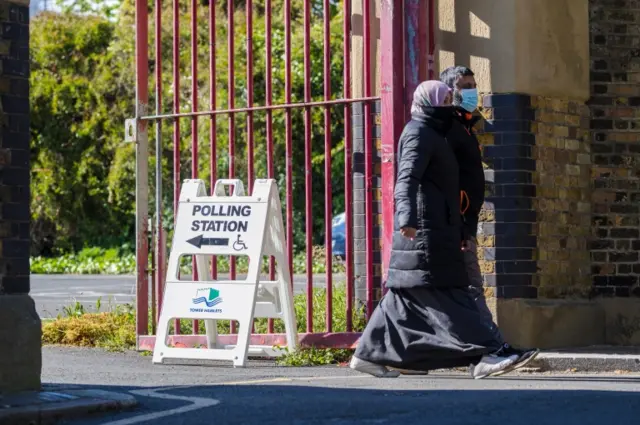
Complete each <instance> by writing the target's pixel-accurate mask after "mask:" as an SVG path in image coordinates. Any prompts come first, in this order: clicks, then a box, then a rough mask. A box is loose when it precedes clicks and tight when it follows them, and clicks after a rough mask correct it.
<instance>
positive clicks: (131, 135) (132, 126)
mask: <svg viewBox="0 0 640 425" xmlns="http://www.w3.org/2000/svg"><path fill="white" fill-rule="evenodd" d="M124 141H125V143H136V142H137V141H138V120H137V119H136V118H130V119H128V120H125V121H124Z"/></svg>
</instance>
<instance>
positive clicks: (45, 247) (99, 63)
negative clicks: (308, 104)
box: [31, 0, 344, 253]
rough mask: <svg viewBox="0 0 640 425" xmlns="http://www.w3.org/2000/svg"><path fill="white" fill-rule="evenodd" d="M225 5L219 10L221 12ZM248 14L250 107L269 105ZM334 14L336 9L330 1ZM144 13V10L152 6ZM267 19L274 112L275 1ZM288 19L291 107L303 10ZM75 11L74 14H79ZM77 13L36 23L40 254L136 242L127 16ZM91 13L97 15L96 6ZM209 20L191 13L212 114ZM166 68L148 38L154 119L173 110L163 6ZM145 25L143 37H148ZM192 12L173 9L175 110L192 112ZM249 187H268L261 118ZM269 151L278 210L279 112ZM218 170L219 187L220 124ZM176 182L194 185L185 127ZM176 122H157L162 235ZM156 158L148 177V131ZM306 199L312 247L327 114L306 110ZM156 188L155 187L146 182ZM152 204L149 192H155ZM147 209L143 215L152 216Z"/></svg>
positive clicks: (337, 89) (127, 5)
mask: <svg viewBox="0 0 640 425" xmlns="http://www.w3.org/2000/svg"><path fill="white" fill-rule="evenodd" d="M212 3H213V4H215V5H216V6H215V7H216V15H217V21H216V27H215V33H216V38H217V42H216V45H215V58H216V64H215V75H214V77H215V78H214V80H215V87H216V99H215V100H216V107H217V108H218V109H226V108H227V107H228V106H229V105H228V102H227V99H228V91H227V90H228V83H227V82H228V72H227V66H228V50H227V48H228V46H227V42H226V40H227V16H226V13H227V10H226V2H212ZM221 3H224V4H221ZM243 3H244V2H237V6H238V7H237V9H236V10H235V13H234V25H235V29H234V34H235V46H234V47H235V48H234V52H233V53H234V59H235V73H234V77H235V85H234V87H233V89H234V92H235V97H236V105H235V106H236V107H244V106H246V104H247V103H246V102H247V76H246V66H247V62H246V39H247V34H246V25H245V23H246V13H245V10H244V7H243V6H242V5H243ZM254 3H256V5H255V6H254V14H253V17H254V18H253V27H254V31H253V37H252V40H253V53H254V63H253V83H254V104H255V105H263V104H265V98H266V91H265V81H266V69H265V66H266V64H265V62H266V61H265V53H264V52H265V43H266V40H265V16H264V9H263V7H262V4H263V3H262V2H257V1H256V2H254ZM332 3H333V2H332ZM150 4H151V3H150ZM272 4H273V9H272V16H273V20H272V55H273V63H272V74H273V75H272V82H273V103H274V104H283V103H285V92H284V81H285V80H284V69H285V63H284V56H285V54H284V52H285V32H284V31H285V27H284V21H283V19H282V17H283V16H284V10H283V0H273V1H272ZM292 5H293V12H292V19H293V21H292V58H293V60H292V97H293V101H294V102H302V101H303V100H304V62H303V57H304V56H303V53H304V38H303V34H304V32H303V25H302V22H303V16H302V5H303V2H302V0H293V1H292ZM321 5H322V3H321V1H318V0H314V2H313V9H312V10H313V16H312V22H311V43H310V45H309V50H310V58H311V61H310V65H311V69H310V71H311V94H312V100H321V99H322V96H323V90H324V75H323V55H322V52H323V48H324V44H323V27H322V18H323V17H322V7H321ZM80 6H82V5H80ZM80 6H78V5H74V4H73V3H70V4H68V7H67V9H66V10H67V11H65V12H63V13H62V14H52V13H49V14H43V15H40V16H38V17H37V18H35V19H34V20H33V21H32V44H31V48H32V52H33V54H32V56H33V57H32V76H31V84H32V98H31V104H32V136H33V140H34V142H33V152H32V156H33V171H32V190H33V221H34V233H33V234H34V239H36V240H35V242H36V243H35V244H34V247H35V249H36V250H37V252H38V253H42V252H45V253H46V252H48V251H50V250H55V249H59V250H70V249H79V248H81V247H82V246H83V245H101V246H119V245H121V244H123V243H131V242H132V241H133V223H134V220H133V214H134V193H135V167H134V154H133V146H131V145H125V144H123V128H124V120H125V119H126V118H128V117H131V116H133V114H134V98H135V93H134V91H135V87H134V75H135V69H134V63H135V59H134V58H135V55H134V5H133V0H124V1H123V3H121V4H120V5H119V7H118V14H117V15H116V18H115V19H111V20H109V19H107V18H100V17H96V16H92V15H90V14H89V15H88V14H86V13H78V12H90V11H87V10H82V8H81V7H80ZM96 7H98V6H96ZM331 7H332V10H331V38H330V43H331V44H330V45H331V53H332V54H331V78H330V81H331V92H332V94H333V98H340V97H342V70H343V63H344V62H343V54H342V40H343V34H342V19H343V17H342V15H341V7H340V4H339V3H333V4H332V6H331ZM208 14H209V9H208V7H207V6H202V5H201V4H200V5H199V7H198V34H197V44H198V101H199V106H200V110H203V109H209V105H210V98H209V88H210V77H211V75H210V72H209V38H208V37H209V27H208ZM162 15H163V19H162V21H163V27H162V50H163V54H162V58H161V60H156V58H154V57H153V51H154V50H153V45H154V40H153V39H150V44H149V46H150V56H151V59H150V66H151V70H153V69H155V67H156V66H161V67H162V82H163V87H162V94H163V96H162V99H163V105H162V108H161V110H160V112H162V113H169V112H171V111H172V110H173V103H172V102H173V100H172V98H173V87H172V82H173V80H172V71H173V67H172V62H171V58H172V55H173V51H172V49H173V47H172V36H173V33H172V17H173V16H172V5H171V2H168V1H165V2H163V14H162ZM152 18H153V14H152V13H151V14H150V34H153V33H154V31H153V19H152ZM190 18H191V10H190V9H189V2H181V10H180V55H179V56H180V63H179V67H180V74H181V78H180V100H181V104H180V110H181V111H182V112H188V111H190V110H191V107H192V106H191V100H190V99H191V78H192V71H191V66H190V62H191V49H190V36H191V34H190ZM154 92H155V84H153V81H152V79H151V80H150V93H151V94H152V96H151V99H150V103H149V105H150V106H153V105H155V99H154V96H153V93H154ZM253 117H254V132H253V136H254V143H255V176H256V177H266V176H267V164H266V145H267V137H266V114H265V113H263V112H261V113H255V114H254V115H253ZM272 119H273V132H274V136H273V140H274V159H275V164H274V165H275V167H274V168H275V178H276V179H277V181H278V183H279V186H280V189H281V192H282V199H283V201H284V199H285V198H284V188H285V166H286V161H285V114H284V112H283V111H275V112H273V114H272ZM214 120H215V123H216V130H217V131H216V147H217V149H216V150H217V158H216V165H217V168H218V176H219V177H225V176H226V175H227V171H228V164H229V155H228V146H229V137H228V123H229V119H228V117H227V116H226V115H217V116H216V117H215V118H214ZM234 120H235V124H236V132H235V134H234V136H235V143H236V154H235V162H236V169H235V173H236V175H237V176H238V177H239V178H242V179H243V180H244V181H245V183H246V181H247V156H246V149H247V134H246V114H240V113H239V114H236V115H235V117H234ZM343 121H344V119H343V112H342V107H337V108H333V109H332V110H331V139H332V159H333V161H332V168H333V172H332V184H333V189H332V192H333V195H334V200H333V210H334V212H340V211H342V210H343V208H344V196H343V190H344V185H343V182H344V173H343V169H344V162H343V155H344V153H343V149H342V147H343V135H344V130H343ZM210 125H211V119H210V118H209V117H201V118H199V119H198V138H197V144H198V148H199V149H198V151H199V155H198V170H197V172H198V173H197V174H198V176H199V177H200V178H204V179H207V180H208V178H209V170H210V163H211V160H212V158H211V157H210V150H209V143H210V138H209V130H210ZM292 125H293V146H294V149H293V158H292V163H293V169H294V173H293V185H294V201H293V205H294V239H295V240H294V243H295V245H296V247H297V248H298V249H300V248H302V247H303V246H304V234H305V229H304V220H305V212H304V196H302V194H303V193H304V188H305V180H304V176H305V173H304V121H303V113H302V110H299V109H296V110H294V112H293V113H292ZM180 130H181V131H180V148H181V153H182V154H181V157H180V160H181V163H180V168H181V179H184V178H190V177H191V174H192V170H191V145H192V137H191V119H189V118H186V119H180ZM172 134H173V122H172V121H168V120H165V121H163V122H162V123H161V137H162V144H161V145H162V151H161V152H160V157H161V159H162V163H163V170H164V172H163V186H164V192H163V199H162V204H163V206H164V211H163V214H164V217H165V223H167V227H171V225H170V223H172V222H173V212H172V204H173V193H172V191H173V178H172V174H171V170H173V154H172V150H173V137H172ZM149 137H150V146H152V150H151V152H150V156H151V169H152V170H153V167H154V162H155V152H154V149H153V147H154V146H155V128H154V126H150V127H149ZM312 156H313V161H312V181H313V185H312V191H313V192H312V193H313V219H314V220H313V221H314V229H313V235H314V242H315V243H321V242H322V238H323V235H324V225H323V223H324V188H325V185H324V162H325V156H324V110H323V109H322V108H312ZM151 178H152V180H153V178H154V177H153V176H151ZM152 194H153V191H152ZM154 202H155V201H154V200H153V199H151V204H150V207H151V209H150V210H151V211H153V209H152V207H153V205H154ZM329 219H330V218H329Z"/></svg>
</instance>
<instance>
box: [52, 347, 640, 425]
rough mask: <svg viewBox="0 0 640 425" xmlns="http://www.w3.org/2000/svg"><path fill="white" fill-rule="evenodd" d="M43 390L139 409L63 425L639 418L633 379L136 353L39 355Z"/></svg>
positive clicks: (457, 424) (586, 422)
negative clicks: (95, 395) (291, 364)
mask: <svg viewBox="0 0 640 425" xmlns="http://www.w3.org/2000/svg"><path fill="white" fill-rule="evenodd" d="M71 365H73V366H72V367H71ZM43 380H44V382H45V383H48V384H49V385H47V386H46V388H49V389H52V390H53V389H55V390H61V389H64V388H70V387H73V388H101V389H105V390H110V391H118V392H131V393H133V394H135V395H136V397H137V398H138V400H139V401H140V406H139V407H138V408H137V409H135V410H133V411H130V412H124V413H115V414H114V413H112V414H109V415H108V416H95V417H91V418H84V419H80V420H76V421H70V422H65V425H80V424H82V425H137V424H142V425H147V424H148V425H150V424H154V425H196V424H197V425H200V424H217V425H227V424H237V425H258V424H259V425H265V424H273V425H276V424H277V425H288V424H292V425H293V424H296V425H297V424H301V425H302V424H312V425H313V424H332V425H333V424H337V425H342V424H344V425H347V424H355V425H365V424H402V425H405V424H428V423H436V424H438V425H473V424H478V425H480V424H482V425H485V424H489V423H504V424H514V425H541V424H544V425H556V424H557V425H578V424H579V425H602V424H615V425H632V424H633V425H636V424H638V418H639V417H640V402H638V400H639V399H640V375H613V376H608V375H571V374H565V375H544V374H543V375H507V376H504V377H500V378H489V379H485V380H479V381H474V380H472V379H470V378H469V377H468V376H467V375H466V374H455V373H436V374H432V375H429V376H426V377H419V376H412V377H401V378H398V379H375V378H371V377H368V376H364V375H360V374H358V373H355V372H353V371H351V370H349V369H347V368H343V367H323V368H282V367H276V366H274V365H273V364H271V363H266V362H262V363H259V362H253V363H251V364H250V365H249V367H247V368H246V369H233V368H231V367H229V366H227V365H220V364H208V365H195V364H193V365H190V366H169V365H152V364H151V359H150V358H149V357H142V356H140V355H138V354H135V353H124V354H117V353H105V352H102V351H96V350H81V349H62V348H45V349H44V364H43Z"/></svg>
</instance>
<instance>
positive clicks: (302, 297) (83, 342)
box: [42, 283, 365, 366]
mask: <svg viewBox="0 0 640 425" xmlns="http://www.w3.org/2000/svg"><path fill="white" fill-rule="evenodd" d="M332 298H333V309H334V313H333V332H345V331H346V323H347V320H346V312H345V303H346V290H345V286H344V284H343V283H338V284H336V285H335V287H334V290H333V297H332ZM312 304H313V330H314V332H323V331H324V330H325V327H326V317H325V306H326V291H325V290H324V289H321V288H316V289H315V290H314V293H313V298H312ZM101 308H102V302H101V300H98V302H97V303H96V310H97V311H96V312H95V313H92V312H88V311H87V309H86V308H85V306H83V305H82V304H81V303H79V302H77V301H76V302H75V303H74V304H72V305H70V306H68V307H65V308H64V309H63V313H64V314H63V315H60V316H58V317H57V318H56V319H53V320H50V321H46V322H43V325H42V342H43V343H44V344H52V345H74V346H81V347H98V348H105V349H108V350H113V351H123V350H131V349H135V345H136V336H135V324H136V318H135V309H134V307H133V306H131V305H117V306H113V305H112V304H111V303H109V305H108V308H107V309H106V311H100V310H101ZM294 308H295V314H296V320H297V327H298V332H300V333H302V332H306V329H307V324H306V312H307V297H306V294H297V295H296V296H295V297H294ZM363 313H364V312H363V310H362V309H356V311H355V314H354V317H353V330H354V332H361V331H362V330H363V329H364V326H365V319H364V314H363ZM150 317H151V313H150ZM229 328H230V323H229V321H218V332H219V333H221V334H224V333H229ZM267 328H268V322H267V319H263V318H260V319H256V320H255V331H256V333H266V332H267ZM149 331H150V333H153V332H152V329H151V328H150V329H149ZM171 331H173V324H172V325H171ZM204 332H205V328H204V322H203V321H200V322H199V333H200V334H204ZM274 332H275V333H284V332H285V329H284V323H283V322H282V321H281V320H274ZM180 333H181V334H183V335H189V334H191V333H193V322H192V321H191V320H181V321H180ZM351 353H352V350H343V349H320V348H302V349H299V350H297V351H296V352H293V353H287V354H285V355H284V356H283V357H281V358H279V359H278V364H281V365H286V366H312V365H325V364H336V363H341V362H344V361H346V360H347V359H348V358H349V357H350V356H351ZM146 354H148V353H146Z"/></svg>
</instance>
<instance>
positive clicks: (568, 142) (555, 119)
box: [478, 94, 591, 298]
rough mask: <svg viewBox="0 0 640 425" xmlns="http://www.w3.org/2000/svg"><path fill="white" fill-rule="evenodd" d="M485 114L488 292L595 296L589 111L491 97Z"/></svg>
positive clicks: (556, 102) (482, 249)
mask: <svg viewBox="0 0 640 425" xmlns="http://www.w3.org/2000/svg"><path fill="white" fill-rule="evenodd" d="M482 112H483V114H484V116H485V117H486V118H487V121H485V122H484V125H483V126H482V127H481V128H480V129H479V132H480V135H479V139H480V142H481V144H482V145H483V154H484V159H485V166H486V168H485V176H486V179H487V194H486V195H487V198H486V203H485V207H484V210H483V212H482V217H481V219H482V221H481V223H480V225H479V229H478V230H479V232H478V246H479V247H478V256H479V259H480V263H481V269H482V271H483V273H484V278H485V285H486V286H487V287H488V288H489V290H488V292H489V294H488V295H495V296H497V297H499V298H538V297H540V298H556V297H563V296H567V295H580V296H586V295H588V294H589V292H590V258H589V251H588V241H589V234H590V221H591V216H590V204H589V201H590V192H591V190H590V180H589V172H590V162H591V157H590V155H589V137H588V136H589V131H588V125H587V124H588V115H589V111H588V108H587V107H586V106H585V105H581V104H580V103H578V102H571V101H568V100H564V99H550V98H541V97H531V96H527V95H519V94H492V95H487V96H485V97H484V98H483V111H482Z"/></svg>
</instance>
